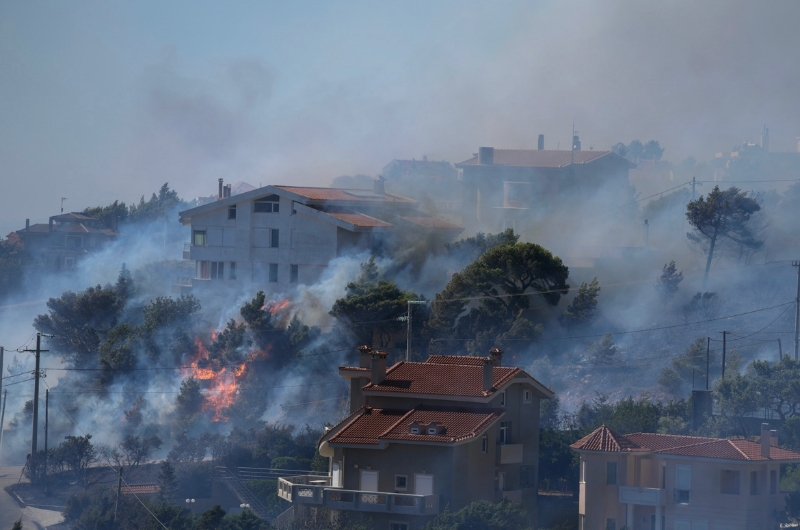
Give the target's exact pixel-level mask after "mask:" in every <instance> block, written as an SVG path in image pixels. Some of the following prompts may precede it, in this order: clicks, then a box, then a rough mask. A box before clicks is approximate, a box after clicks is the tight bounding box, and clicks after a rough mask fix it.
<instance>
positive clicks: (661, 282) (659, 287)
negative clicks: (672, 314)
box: [654, 260, 683, 307]
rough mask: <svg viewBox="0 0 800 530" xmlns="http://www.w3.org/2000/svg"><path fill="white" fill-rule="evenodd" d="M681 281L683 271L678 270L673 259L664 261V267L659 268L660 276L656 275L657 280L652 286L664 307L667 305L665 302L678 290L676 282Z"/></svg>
mask: <svg viewBox="0 0 800 530" xmlns="http://www.w3.org/2000/svg"><path fill="white" fill-rule="evenodd" d="M682 281H683V271H681V272H678V270H677V267H676V266H675V260H672V261H670V262H669V263H666V264H665V265H664V268H663V269H661V276H659V277H658V281H657V283H656V284H655V286H654V287H655V290H656V293H658V297H659V298H660V299H661V302H662V303H663V304H664V307H667V303H668V302H669V301H670V300H672V297H673V296H675V294H676V293H677V292H678V284H680V283H681V282H682Z"/></svg>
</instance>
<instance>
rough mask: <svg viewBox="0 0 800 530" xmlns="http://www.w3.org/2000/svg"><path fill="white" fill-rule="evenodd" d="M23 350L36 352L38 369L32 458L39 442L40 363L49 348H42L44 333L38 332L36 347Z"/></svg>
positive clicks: (34, 381) (35, 383)
mask: <svg viewBox="0 0 800 530" xmlns="http://www.w3.org/2000/svg"><path fill="white" fill-rule="evenodd" d="M22 351H26V352H34V353H36V370H35V371H34V375H33V377H34V379H33V434H32V436H31V458H35V455H36V451H37V449H38V442H39V376H40V375H41V370H40V369H39V365H40V362H41V356H42V352H47V351H49V350H43V349H42V333H41V332H39V333H37V334H36V349H35V350H22Z"/></svg>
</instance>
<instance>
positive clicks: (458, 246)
mask: <svg viewBox="0 0 800 530" xmlns="http://www.w3.org/2000/svg"><path fill="white" fill-rule="evenodd" d="M518 241H519V235H517V234H515V233H514V230H513V229H511V228H508V229H506V230H505V232H500V233H499V234H484V233H483V232H478V233H477V234H476V235H474V236H473V237H468V238H465V239H460V240H458V241H455V242H453V243H447V244H446V245H445V248H446V249H447V252H448V253H449V254H450V255H451V256H453V257H454V258H455V259H456V260H457V262H458V263H460V264H462V266H464V265H467V264H469V263H472V262H473V261H475V260H476V259H478V258H480V257H481V256H483V255H484V254H485V253H486V251H487V250H489V249H492V248H494V247H500V246H505V245H516V244H517V242H518Z"/></svg>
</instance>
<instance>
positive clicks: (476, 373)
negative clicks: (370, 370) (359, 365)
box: [364, 361, 525, 397]
mask: <svg viewBox="0 0 800 530" xmlns="http://www.w3.org/2000/svg"><path fill="white" fill-rule="evenodd" d="M492 372H493V373H492V376H493V377H492V387H493V388H492V389H491V390H489V391H484V390H483V367H482V366H473V365H460V364H432V363H411V362H405V361H401V362H399V363H397V364H395V365H394V366H392V367H391V368H389V370H387V371H386V379H384V380H383V381H381V382H380V383H378V384H373V383H370V384H368V385H366V386H365V387H364V391H366V392H398V393H408V394H435V395H446V396H471V397H484V396H488V395H491V394H492V393H494V392H495V391H496V389H498V388H500V387H502V386H503V385H505V384H506V383H508V382H509V381H511V379H513V378H514V377H515V376H516V375H518V374H525V372H523V371H522V370H520V369H519V368H508V367H504V366H494V367H492Z"/></svg>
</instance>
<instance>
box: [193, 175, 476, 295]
mask: <svg viewBox="0 0 800 530" xmlns="http://www.w3.org/2000/svg"><path fill="white" fill-rule="evenodd" d="M226 190H227V188H223V186H222V184H221V183H220V197H219V199H218V200H216V201H213V202H210V203H207V204H204V205H202V206H198V207H196V208H192V209H190V210H186V211H183V212H180V220H181V223H183V224H184V225H191V227H192V235H191V238H192V239H191V243H190V245H187V247H188V248H187V249H186V251H185V252H184V258H186V259H192V260H195V261H196V274H195V277H194V279H193V281H192V287H193V288H195V287H197V286H199V285H205V286H209V284H211V285H213V284H215V283H216V282H219V283H218V285H225V286H226V287H229V286H231V285H232V282H237V283H248V284H257V285H258V286H259V289H262V290H264V291H266V292H274V291H280V290H284V289H286V288H288V287H290V286H291V285H293V284H297V283H301V284H310V283H314V282H315V281H316V280H317V279H318V278H319V277H320V275H321V274H322V271H323V270H324V269H325V268H326V267H327V266H328V264H329V263H330V261H331V260H332V259H334V258H336V257H338V256H342V255H345V254H348V253H354V252H359V251H364V250H366V251H369V252H372V253H379V252H380V251H381V250H383V249H385V248H387V247H388V248H391V247H392V246H393V245H398V244H400V243H401V242H404V241H409V240H411V241H413V240H419V239H426V238H427V239H441V240H442V241H450V240H452V239H453V238H454V237H455V236H457V235H458V234H460V233H461V231H462V230H463V229H462V228H461V227H460V226H458V225H456V224H453V223H449V222H447V221H443V220H441V219H438V218H436V217H433V216H431V215H428V214H426V213H424V212H421V211H419V210H418V209H417V206H418V203H417V202H416V201H414V200H412V199H409V198H406V197H401V196H399V195H394V194H391V193H386V192H385V191H384V189H383V181H382V180H377V181H376V182H375V189H374V190H349V189H339V188H305V187H300V186H265V187H263V188H258V189H255V190H252V191H248V192H245V193H241V194H238V195H231V194H229V193H227V192H226ZM223 281H224V282H225V283H224V284H223V283H222V282H223Z"/></svg>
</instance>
